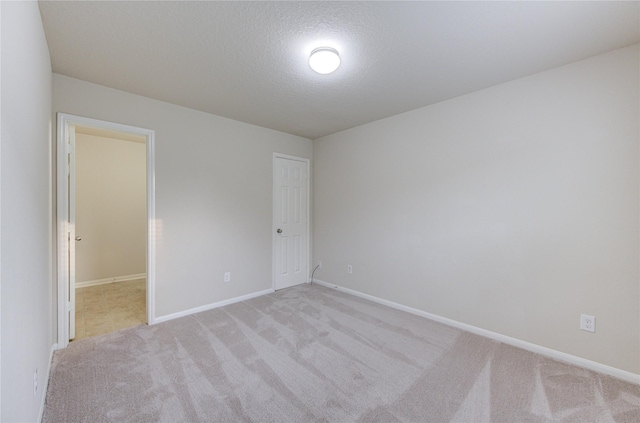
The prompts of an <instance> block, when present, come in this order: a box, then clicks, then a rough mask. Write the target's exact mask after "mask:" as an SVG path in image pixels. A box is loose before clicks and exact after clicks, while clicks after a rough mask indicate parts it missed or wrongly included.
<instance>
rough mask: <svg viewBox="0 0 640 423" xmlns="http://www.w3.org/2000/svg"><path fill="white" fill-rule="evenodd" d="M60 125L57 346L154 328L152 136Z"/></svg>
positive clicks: (69, 121)
mask: <svg viewBox="0 0 640 423" xmlns="http://www.w3.org/2000/svg"><path fill="white" fill-rule="evenodd" d="M58 125H59V128H58V137H59V140H58V196H57V199H58V219H57V220H58V225H57V229H58V267H59V269H58V296H59V302H58V304H59V306H58V345H59V347H64V346H66V345H67V343H68V342H69V341H73V340H78V339H83V338H88V337H92V336H97V335H102V334H106V333H110V332H113V331H116V330H119V329H123V328H126V327H130V326H135V325H138V324H143V323H150V324H152V323H153V316H154V301H153V293H154V289H153V287H154V272H153V269H154V266H153V263H154V252H155V247H154V244H153V242H152V235H153V222H154V218H153V217H154V177H153V175H154V172H153V141H154V139H153V138H154V136H153V135H154V133H153V131H150V130H146V129H141V128H134V127H129V126H125V125H119V124H114V123H110V122H102V121H97V120H93V119H88V118H82V117H77V116H71V115H66V114H60V115H59V116H58ZM60 175H62V178H61V177H60ZM65 175H66V176H67V177H66V178H65V177H64V176H65Z"/></svg>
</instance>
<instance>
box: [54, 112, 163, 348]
mask: <svg viewBox="0 0 640 423" xmlns="http://www.w3.org/2000/svg"><path fill="white" fill-rule="evenodd" d="M70 125H71V126H73V125H77V126H89V127H92V128H99V129H107V130H112V131H119V132H128V133H133V134H137V135H143V136H145V137H146V138H147V142H146V147H147V263H146V267H147V322H148V324H150V325H152V324H154V323H155V279H156V278H155V276H156V275H155V268H156V266H155V262H156V244H155V231H156V227H155V226H156V219H155V215H156V214H155V213H156V212H155V204H156V203H155V201H156V200H155V192H156V187H155V131H153V130H150V129H144V128H137V127H134V126H129V125H122V124H119V123H113V122H106V121H101V120H97V119H91V118H86V117H81V116H75V115H70V114H67V113H58V139H57V162H58V163H57V194H56V200H57V218H56V233H57V235H56V236H57V248H56V250H57V254H56V255H57V257H56V259H57V266H58V272H57V279H58V343H57V344H58V345H57V347H58V348H65V347H66V346H67V345H68V344H69V313H68V312H67V311H68V308H69V303H68V301H67V298H69V292H68V278H69V271H70V269H69V262H68V251H69V250H68V249H69V245H68V243H69V242H75V240H71V241H70V240H69V239H68V233H69V228H68V222H69V206H68V205H69V203H68V200H69V187H68V185H67V178H66V175H67V174H68V172H69V159H68V154H69V148H68V142H67V137H68V134H69V126H70Z"/></svg>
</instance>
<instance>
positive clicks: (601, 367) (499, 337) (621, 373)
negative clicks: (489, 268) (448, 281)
mask: <svg viewBox="0 0 640 423" xmlns="http://www.w3.org/2000/svg"><path fill="white" fill-rule="evenodd" d="M313 283H317V284H318V285H322V286H325V287H327V288H332V289H335V290H338V291H341V292H344V293H347V294H351V295H355V296H356V297H360V298H364V299H366V300H369V301H373V302H375V303H378V304H382V305H386V306H388V307H391V308H395V309H398V310H402V311H406V312H407V313H411V314H416V315H418V316H422V317H425V318H427V319H429V320H433V321H436V322H439V323H442V324H445V325H447V326H452V327H454V328H456V329H460V330H463V331H466V332H471V333H473V334H476V335H480V336H484V337H485V338H490V339H494V340H496V341H499V342H502V343H503V344H507V345H511V346H514V347H517V348H521V349H523V350H527V351H531V352H534V353H537V354H540V355H544V356H546V357H549V358H552V359H555V360H558V361H562V362H565V363H568V364H573V365H575V366H578V367H582V368H584V369H588V370H592V371H594V372H598V373H602V374H605V375H608V376H613V377H615V378H617V379H621V380H623V381H625V382H629V383H633V384H636V385H640V375H637V374H635V373H631V372H627V371H626V370H621V369H617V368H615V367H611V366H607V365H606V364H602V363H598V362H596V361H591V360H587V359H585V358H582V357H578V356H575V355H572V354H567V353H563V352H561V351H557V350H554V349H551V348H547V347H543V346H541V345H537V344H533V343H531V342H527V341H523V340H521V339H517V338H512V337H510V336H507V335H503V334H500V333H497V332H492V331H490V330H487V329H482V328H479V327H477V326H472V325H469V324H466V323H462V322H458V321H456V320H452V319H449V318H446V317H442V316H438V315H436V314H432V313H428V312H426V311H423V310H419V309H416V308H412V307H408V306H406V305H403V304H399V303H395V302H393V301H389V300H385V299H382V298H379V297H375V296H373V295H369V294H365V293H363V292H360V291H356V290H354V289H350V288H344V287H342V286H339V285H335V284H332V283H328V282H325V281H322V280H319V279H314V280H313Z"/></svg>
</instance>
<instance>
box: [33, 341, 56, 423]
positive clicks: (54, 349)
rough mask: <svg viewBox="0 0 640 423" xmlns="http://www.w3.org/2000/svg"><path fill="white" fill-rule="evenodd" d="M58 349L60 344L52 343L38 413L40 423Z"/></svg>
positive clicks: (39, 422) (40, 422)
mask: <svg viewBox="0 0 640 423" xmlns="http://www.w3.org/2000/svg"><path fill="white" fill-rule="evenodd" d="M57 349H58V344H56V343H54V344H53V345H51V351H49V364H48V365H47V373H46V374H45V379H44V383H43V384H42V389H43V391H42V400H41V401H40V412H39V413H38V423H42V417H44V404H45V402H46V401H47V389H48V388H49V377H50V376H51V365H52V364H53V353H54V352H55V351H56V350H57Z"/></svg>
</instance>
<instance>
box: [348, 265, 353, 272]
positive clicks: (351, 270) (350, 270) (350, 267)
mask: <svg viewBox="0 0 640 423" xmlns="http://www.w3.org/2000/svg"><path fill="white" fill-rule="evenodd" d="M347 273H348V274H350V275H351V274H352V273H353V267H352V266H351V265H350V264H347Z"/></svg>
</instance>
